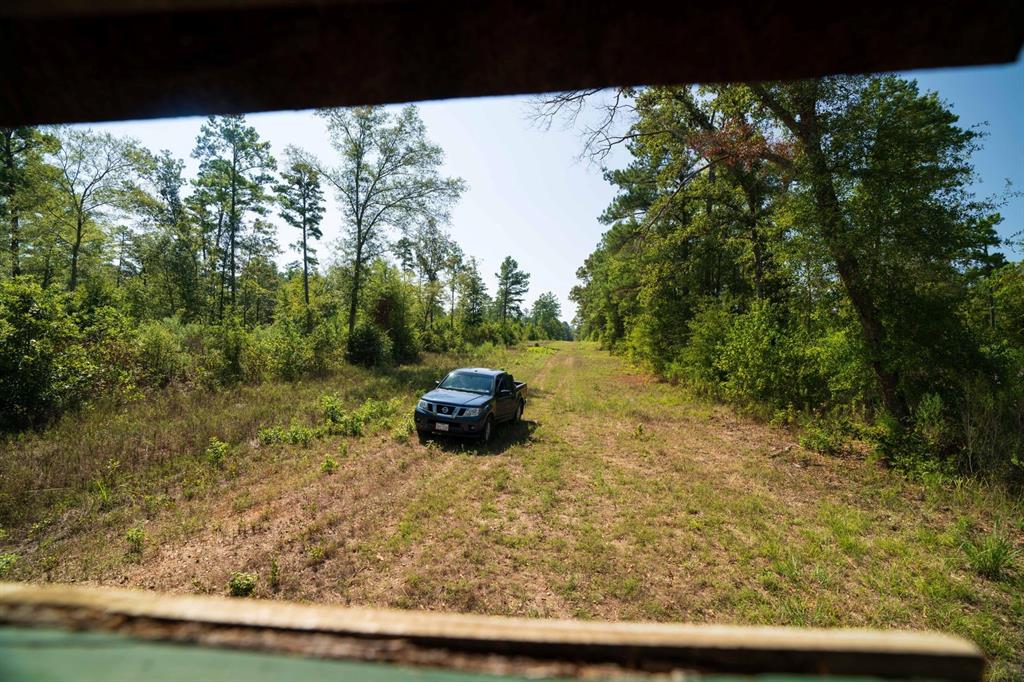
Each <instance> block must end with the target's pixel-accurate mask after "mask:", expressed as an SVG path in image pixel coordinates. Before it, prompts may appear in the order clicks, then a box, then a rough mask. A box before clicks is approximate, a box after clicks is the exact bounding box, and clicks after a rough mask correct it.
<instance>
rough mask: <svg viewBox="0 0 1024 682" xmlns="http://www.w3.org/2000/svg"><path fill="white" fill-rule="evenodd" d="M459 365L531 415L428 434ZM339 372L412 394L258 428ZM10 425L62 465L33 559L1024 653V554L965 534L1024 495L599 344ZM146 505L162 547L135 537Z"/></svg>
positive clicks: (306, 412)
mask: <svg viewBox="0 0 1024 682" xmlns="http://www.w3.org/2000/svg"><path fill="white" fill-rule="evenodd" d="M455 364H489V365H497V366H504V367H507V368H508V369H509V370H510V371H513V372H514V373H515V374H516V376H517V378H521V379H526V380H527V381H529V382H530V387H531V401H530V404H529V405H528V407H527V412H526V419H527V420H528V421H527V423H526V424H523V425H521V426H519V427H517V428H515V429H503V430H501V431H499V434H498V435H499V437H498V439H497V442H496V443H495V444H494V445H493V446H491V447H488V448H486V449H485V450H480V449H477V448H475V447H473V446H471V445H470V446H463V445H461V444H458V443H442V444H436V443H428V444H427V445H426V446H423V445H420V444H418V443H417V442H416V439H415V438H412V439H410V438H409V437H408V436H409V431H408V424H407V416H406V411H408V410H411V408H412V404H413V402H414V400H415V398H416V396H417V394H418V393H420V392H421V391H422V390H423V389H425V388H427V387H429V384H430V380H431V379H435V378H437V377H438V376H440V374H441V373H443V371H444V369H446V368H448V367H449V366H450V365H455ZM327 393H337V394H338V395H339V396H341V398H342V400H343V401H344V402H345V403H346V404H347V406H348V407H349V408H351V407H354V406H356V405H358V404H360V403H361V402H362V401H364V400H366V399H367V398H371V397H372V398H376V399H390V398H398V399H400V400H401V401H402V412H401V414H400V415H397V416H395V417H389V418H384V419H381V420H380V422H379V423H374V424H371V425H370V427H369V428H368V430H367V432H366V433H365V434H364V435H363V436H361V437H342V436H327V437H318V438H316V439H314V440H312V441H311V442H310V443H309V445H308V446H307V447H304V446H302V445H289V444H277V445H260V443H259V441H258V440H257V438H256V434H257V432H258V430H259V429H260V428H261V427H266V426H281V427H285V428H287V427H289V426H290V425H291V424H293V423H294V424H297V425H299V426H313V425H314V424H315V423H316V420H317V419H318V418H319V416H318V411H317V407H316V405H317V401H318V399H319V397H320V396H321V395H324V394H327ZM211 437H217V438H219V439H221V440H223V441H224V442H226V443H228V444H229V446H230V447H229V452H228V455H227V456H226V458H225V461H224V463H223V466H222V467H219V468H218V467H212V466H210V464H209V463H208V462H207V461H206V460H205V459H203V457H202V452H203V451H204V449H205V448H206V446H207V444H208V443H209V440H210V438H211ZM5 448H6V452H5V453H4V455H3V456H4V462H5V464H4V472H5V475H6V472H7V471H9V470H10V469H11V468H12V467H11V466H10V462H11V461H12V459H18V460H19V461H21V462H23V464H22V465H20V467H21V468H16V469H17V470H23V471H24V472H27V473H23V474H21V475H22V478H21V479H20V480H22V481H23V484H27V483H28V482H29V481H31V485H25V486H24V487H25V488H26V489H28V488H31V487H33V486H35V487H67V488H68V489H67V490H65V491H63V492H62V493H61V492H54V493H51V494H48V495H46V496H43V497H41V498H34V497H33V498H29V497H14V498H10V497H9V498H8V499H7V501H6V504H7V507H6V508H7V509H13V510H14V512H16V513H13V514H11V513H10V512H8V514H9V519H10V520H9V521H8V523H9V524H10V527H9V529H8V530H9V534H8V536H7V538H6V539H5V540H3V541H2V542H3V545H2V546H0V552H13V553H16V554H17V555H18V557H19V558H18V561H17V562H16V563H15V564H14V566H13V568H12V569H11V576H12V577H14V578H16V579H23V580H62V581H85V582H90V583H101V584H127V585H134V586H141V587H148V588H152V589H161V590H170V591H176V592H196V591H199V592H216V593H226V591H227V589H228V588H227V584H228V581H229V579H230V576H231V574H232V573H234V572H236V571H244V572H253V573H256V574H257V576H258V578H257V583H256V587H255V592H254V594H255V596H257V597H262V598H289V599H299V600H310V601H322V602H332V603H342V604H358V605H372V606H392V607H407V608H425V609H437V610H456V611H472V612H479V613H492V614H506V615H525V616H555V617H564V616H572V617H580V618H600V619H609V620H617V619H647V620H684V621H699V622H738V623H778V624H792V625H816V626H840V625H843V626H870V627H883V628H888V627H900V628H932V629H939V630H946V631H952V632H957V633H960V634H963V635H966V636H968V637H971V638H972V639H974V640H975V641H977V642H978V643H979V644H980V645H981V646H982V647H983V648H984V649H985V651H986V652H987V653H988V654H989V656H990V657H992V658H993V660H994V662H995V666H994V668H993V678H994V679H1013V678H1015V677H1016V676H1018V675H1020V674H1021V672H1022V670H1021V666H1022V665H1024V628H1021V626H1020V624H1021V623H1022V622H1024V596H1022V595H1024V579H1022V578H1021V572H1022V567H1021V566H1020V565H1019V564H1020V560H1019V559H1018V560H1017V564H1018V565H1016V566H1013V565H1011V566H1009V567H1008V568H1006V569H1005V570H1004V571H1003V575H1002V576H1001V577H1000V578H999V579H988V578H984V577H982V576H980V575H979V574H978V573H977V572H976V571H975V570H974V569H973V568H972V564H971V560H970V559H969V557H968V553H967V552H965V551H964V547H965V546H971V547H975V546H977V547H981V546H983V539H984V538H985V537H987V536H988V535H989V534H990V533H992V532H993V531H994V529H998V532H999V534H1000V537H1001V538H1003V539H1005V541H1006V542H1008V543H1009V544H1010V545H1011V549H1012V548H1017V549H1019V548H1020V547H1021V546H1022V545H1024V542H1022V531H1024V514H1022V505H1021V502H1020V501H1019V500H1014V499H1010V498H1007V497H1006V495H1005V494H1004V493H1001V492H1000V491H997V490H990V489H985V488H983V487H980V486H978V485H976V484H971V483H963V484H960V485H949V486H944V487H943V486H922V485H920V484H916V483H913V482H908V481H906V480H904V479H902V478H900V477H899V476H897V475H895V474H893V473H892V472H889V471H886V470H884V469H881V468H879V467H878V466H876V465H874V464H871V463H868V462H866V461H864V460H862V459H859V458H827V457H823V456H820V455H816V454H813V453H810V452H807V451H805V450H803V449H801V448H800V447H799V446H798V445H797V443H796V439H795V437H794V436H793V435H792V434H790V433H787V432H786V431H783V430H779V429H774V428H770V427H768V426H764V425H760V424H757V423H754V422H751V421H749V420H746V419H742V418H738V417H736V416H735V415H734V414H733V413H732V412H730V411H729V410H728V409H726V408H724V407H720V406H714V405H710V404H707V403H701V402H697V401H694V400H693V399H691V398H688V397H687V396H686V395H684V394H683V393H682V392H681V391H680V390H679V389H678V388H673V387H671V386H669V385H667V384H662V383H658V382H656V381H654V380H652V379H651V378H650V377H646V376H643V375H642V374H640V373H636V372H631V371H629V370H628V368H626V367H625V366H624V365H623V363H622V362H621V361H620V360H618V359H616V358H613V357H610V356H608V355H607V354H605V353H601V352H599V351H597V350H596V349H595V348H593V347H591V346H589V345H586V344H555V345H554V346H553V350H544V349H532V348H531V349H525V350H521V351H513V352H505V351H491V352H489V353H485V354H483V355H478V356H476V357H473V358H472V359H470V358H440V357H435V358H430V359H428V361H427V363H426V364H424V365H422V366H417V367H413V368H400V369H398V370H395V371H392V372H389V373H385V374H374V373H370V372H364V371H360V370H355V369H352V370H347V371H346V372H344V373H341V374H338V375H336V376H332V377H330V378H327V379H324V380H319V381H312V382H303V383H299V384H270V385H265V386H260V387H246V388H241V389H238V390H235V391H231V392H229V393H223V394H212V395H188V394H182V395H176V394H170V395H168V396H166V397H163V396H162V397H160V398H154V399H149V400H147V401H144V402H142V403H139V404H136V405H132V406H130V407H129V408H128V409H127V410H125V411H123V412H121V413H118V414H109V413H107V414H104V413H99V412H98V413H96V414H92V415H86V416H85V417H83V418H81V419H76V420H74V421H72V420H68V421H65V422H64V423H62V424H61V425H59V426H58V427H57V428H55V429H52V430H51V431H49V432H47V433H45V434H41V435H39V436H35V437H31V438H27V439H25V440H23V441H21V442H15V443H9V444H7V445H6V446H5ZM328 458H330V459H331V460H332V461H334V462H335V463H336V465H337V466H336V467H333V466H330V467H326V468H325V467H324V466H323V463H324V462H325V461H326V460H327V459H328ZM109 459H114V460H116V461H118V462H120V464H119V465H118V466H116V467H114V468H113V471H110V470H109V469H110V467H108V465H107V460H109ZM58 463H59V464H60V466H58ZM36 475H38V476H40V478H39V479H38V480H35V479H33V477H34V476H36ZM97 480H99V481H101V482H102V481H106V485H107V488H108V495H107V497H106V498H102V496H101V495H100V494H99V493H98V492H97V488H96V486H95V484H94V483H95V481H97ZM4 489H5V491H7V494H8V495H10V494H11V493H10V490H11V489H10V488H6V487H5V488H4ZM101 498H102V499H101ZM104 500H105V501H104ZM133 528H141V529H143V530H144V534H145V545H144V547H142V548H141V549H139V550H138V551H137V552H135V551H133V552H132V553H131V554H129V551H128V550H129V547H128V546H127V545H126V543H125V534H126V532H127V531H128V530H129V529H133Z"/></svg>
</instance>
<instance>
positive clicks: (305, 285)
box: [302, 218, 309, 308]
mask: <svg viewBox="0 0 1024 682" xmlns="http://www.w3.org/2000/svg"><path fill="white" fill-rule="evenodd" d="M302 296H303V298H304V299H305V301H306V308H309V256H307V255H306V221H305V218H303V221H302Z"/></svg>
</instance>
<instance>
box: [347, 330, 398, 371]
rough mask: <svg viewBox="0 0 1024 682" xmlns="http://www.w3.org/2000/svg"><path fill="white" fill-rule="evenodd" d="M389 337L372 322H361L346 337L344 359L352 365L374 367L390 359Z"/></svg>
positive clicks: (386, 362)
mask: <svg viewBox="0 0 1024 682" xmlns="http://www.w3.org/2000/svg"><path fill="white" fill-rule="evenodd" d="M391 356H392V355H391V338H390V337H389V336H388V334H387V333H386V332H385V331H383V330H382V329H381V328H380V327H378V326H376V325H374V324H361V325H359V326H357V327H356V328H355V330H353V332H352V333H351V334H350V335H349V337H348V343H347V346H346V348H345V359H346V360H348V361H349V362H351V363H352V364H354V365H362V366H364V367H376V366H381V365H385V364H388V363H389V362H390V361H391Z"/></svg>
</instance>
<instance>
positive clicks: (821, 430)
mask: <svg viewBox="0 0 1024 682" xmlns="http://www.w3.org/2000/svg"><path fill="white" fill-rule="evenodd" d="M849 434H850V427H849V424H848V423H846V422H844V421H842V420H838V419H822V420H818V421H815V422H812V423H810V424H808V425H807V426H806V427H805V428H804V432H803V434H801V436H800V447H802V448H805V449H807V450H811V451H813V452H819V453H821V454H823V455H839V454H842V453H844V452H845V451H846V450H847V441H848V438H849Z"/></svg>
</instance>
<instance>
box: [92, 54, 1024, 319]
mask: <svg viewBox="0 0 1024 682" xmlns="http://www.w3.org/2000/svg"><path fill="white" fill-rule="evenodd" d="M903 75H905V76H907V77H911V78H915V79H916V80H917V81H918V83H919V84H920V86H921V88H922V90H935V91H938V92H939V94H940V95H941V96H942V97H943V99H945V100H947V101H948V102H949V103H950V105H951V106H952V108H953V110H954V112H955V113H957V114H958V115H959V116H960V123H961V125H963V126H975V125H982V129H983V130H984V131H986V132H987V137H986V138H985V139H984V140H983V145H984V147H983V148H982V149H981V150H980V151H979V152H977V154H976V155H975V159H974V160H975V165H976V169H977V171H978V176H979V178H978V182H977V184H976V186H975V192H976V193H977V194H978V195H979V196H989V195H998V194H1002V193H1003V192H1004V191H1005V188H1006V180H1010V181H1011V182H1012V184H1013V187H1014V189H1015V190H1018V191H1019V190H1024V61H1022V60H1020V59H1018V61H1017V62H1015V63H1014V64H1011V65H1004V66H992V67H973V68H961V69H938V70H928V71H914V72H909V73H906V74H903ZM417 106H418V107H419V110H420V115H421V116H422V118H423V120H424V122H425V124H426V127H427V133H428V137H429V138H430V139H431V140H432V141H433V142H435V143H436V144H438V145H440V146H441V148H442V149H444V151H445V155H446V158H445V165H444V168H443V169H442V172H443V173H444V174H446V175H449V176H457V177H461V178H463V179H464V180H465V181H466V183H467V185H468V190H467V192H466V193H465V194H464V195H463V197H462V199H461V200H460V201H459V203H458V205H457V206H456V207H455V208H454V210H453V211H452V216H451V223H450V225H449V230H450V232H451V234H452V236H453V237H454V238H455V240H456V241H457V242H458V243H459V244H460V245H461V246H462V249H463V251H464V252H465V253H466V254H467V255H471V256H475V257H476V258H477V259H478V261H479V263H480V268H481V274H482V275H483V276H484V279H485V281H486V282H487V283H488V286H489V287H490V288H491V291H492V292H493V289H494V279H495V278H494V276H493V275H494V273H496V272H497V270H498V265H499V263H500V262H501V260H502V259H503V258H504V257H505V256H512V257H513V258H515V259H516V260H517V261H518V262H519V265H520V266H521V267H522V268H523V269H524V270H526V271H527V272H529V273H530V276H531V277H530V290H529V292H528V294H527V300H526V303H527V305H529V304H532V302H533V301H534V300H535V299H536V298H537V296H539V295H540V294H541V293H543V292H545V291H551V292H553V293H554V294H555V295H556V296H557V297H558V298H559V300H560V301H561V303H562V317H563V318H564V319H566V320H571V319H572V317H573V315H574V314H575V305H574V304H573V303H572V302H571V301H570V300H569V291H570V289H571V288H572V287H573V286H574V285H575V284H576V269H577V268H578V267H579V266H580V265H582V264H583V261H584V259H586V257H587V256H588V255H589V254H590V253H591V251H593V249H594V247H595V246H596V245H597V243H598V241H599V240H600V238H601V235H602V233H603V232H604V229H605V228H604V226H603V225H602V224H601V223H600V222H599V221H598V216H599V215H600V214H601V212H602V211H603V210H604V208H605V207H606V206H607V205H608V204H609V203H610V202H611V200H612V198H613V197H614V194H615V191H614V188H612V187H611V185H609V184H608V183H607V182H606V181H605V180H604V178H603V177H602V172H601V169H600V168H599V167H596V166H595V165H593V164H591V163H589V162H587V161H581V160H579V156H580V151H581V149H582V142H581V140H580V137H579V131H578V130H574V129H565V128H564V127H561V126H558V125H554V126H552V127H551V128H550V129H547V130H543V129H540V128H538V127H537V126H535V125H533V123H532V122H531V121H530V118H529V98H528V97H498V98H480V99H460V100H446V101H438V102H425V103H420V104H418V105H417ZM247 118H248V120H249V122H250V124H251V125H253V126H254V127H255V128H256V130H257V131H258V132H259V134H260V136H261V137H262V138H263V139H267V140H270V142H271V143H272V146H273V150H274V154H275V156H276V157H277V159H278V161H279V162H280V161H281V159H282V157H283V153H284V149H285V147H287V146H288V145H297V146H299V147H302V148H304V149H306V150H308V151H311V152H313V153H315V154H317V155H318V156H320V157H321V159H324V160H329V159H331V158H332V156H331V150H330V148H329V146H328V143H327V135H326V132H325V128H324V124H323V122H322V121H321V120H320V119H318V118H316V117H314V116H313V114H312V113H311V112H309V111H287V112H274V113H260V114H250V115H249V116H248V117H247ZM203 121H204V118H202V117H188V118H178V119H157V120H151V121H133V122H119V123H106V124H101V125H91V126H88V127H91V128H93V129H96V130H103V131H107V132H110V133H112V134H115V135H119V136H128V137H133V138H135V139H137V140H138V141H139V142H141V143H142V144H143V145H145V146H146V147H148V148H150V149H152V150H154V151H158V150H161V149H167V150H169V151H170V152H171V153H172V154H173V155H174V156H176V157H179V158H182V159H185V160H186V174H187V175H188V176H189V177H191V176H193V175H194V173H195V170H196V167H197V164H196V162H195V160H194V159H192V158H191V153H192V149H193V147H194V144H195V139H196V136H197V134H198V133H199V128H200V126H201V125H202V123H203ZM627 162H628V155H627V154H626V153H625V152H624V151H619V152H616V153H615V154H613V155H612V156H610V157H609V158H608V159H607V160H606V162H605V163H606V165H608V166H609V167H621V166H623V165H625V164H626V163H627ZM325 189H326V188H325ZM328 204H329V205H328V211H327V214H326V216H325V219H324V223H323V230H324V239H323V241H322V242H321V247H320V256H321V262H325V263H326V262H329V261H330V258H331V254H332V253H333V251H334V243H335V242H336V241H337V238H338V236H339V234H340V232H341V229H342V220H341V216H340V214H339V212H338V211H337V209H336V207H335V201H334V197H333V196H331V197H330V200H329V202H328ZM1001 212H1002V214H1003V216H1004V218H1005V220H1004V222H1003V224H1002V225H1000V226H999V231H1000V234H1001V236H1003V237H1004V238H1005V237H1009V236H1010V235H1011V234H1014V233H1017V232H1020V231H1021V230H1024V197H1015V198H1012V199H1010V201H1009V204H1008V205H1007V206H1006V207H1005V208H1004V209H1003V210H1002V211H1001ZM278 223H279V239H278V241H279V242H280V243H281V244H282V246H283V245H286V244H289V243H292V242H293V241H294V239H295V235H294V234H292V232H293V230H291V229H290V228H288V227H287V226H284V225H283V223H280V221H278ZM1010 255H1011V257H1012V258H1013V259H1014V260H1017V259H1019V258H1020V257H1021V254H1020V253H1014V254H1010ZM296 257H297V256H296V254H295V253H294V252H291V251H288V250H286V251H285V252H284V253H282V255H281V256H280V258H279V262H280V263H281V264H282V265H284V264H286V263H289V262H292V261H294V260H295V259H296Z"/></svg>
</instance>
